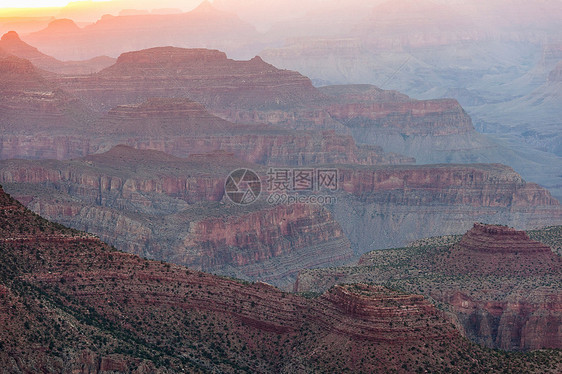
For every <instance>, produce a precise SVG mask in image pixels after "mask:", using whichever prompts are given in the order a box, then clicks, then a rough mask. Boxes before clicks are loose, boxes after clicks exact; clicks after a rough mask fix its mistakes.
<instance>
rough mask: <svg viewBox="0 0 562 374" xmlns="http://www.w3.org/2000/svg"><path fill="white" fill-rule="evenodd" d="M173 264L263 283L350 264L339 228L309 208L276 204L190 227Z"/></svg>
mask: <svg viewBox="0 0 562 374" xmlns="http://www.w3.org/2000/svg"><path fill="white" fill-rule="evenodd" d="M183 244H184V246H185V247H184V248H185V249H184V248H182V249H181V251H180V252H178V253H172V254H171V258H173V260H174V262H177V263H180V264H184V265H186V266H189V267H193V268H197V269H201V270H204V271H216V269H224V270H223V271H224V272H226V271H228V270H230V272H234V273H233V274H232V275H238V274H242V275H243V277H244V278H248V279H263V280H265V281H268V282H272V281H279V280H283V281H284V282H285V283H286V278H287V277H289V278H294V276H295V275H296V270H295V269H296V268H314V267H321V266H326V265H331V264H334V263H344V262H347V261H349V260H351V258H352V256H353V251H352V250H351V245H350V243H349V240H348V239H347V238H346V237H345V235H344V234H343V231H342V229H341V227H340V225H339V224H338V223H337V222H336V221H335V220H334V218H333V217H332V215H331V214H330V213H329V211H327V210H326V209H322V208H321V207H318V206H315V205H303V204H301V205H298V204H295V205H289V206H285V205H281V206H276V207H274V208H264V209H262V210H259V211H256V212H253V213H249V214H242V215H240V216H239V217H229V218H227V219H225V218H208V219H202V220H201V221H198V222H194V223H192V224H191V227H190V233H189V236H187V237H186V238H185V240H184V242H183Z"/></svg>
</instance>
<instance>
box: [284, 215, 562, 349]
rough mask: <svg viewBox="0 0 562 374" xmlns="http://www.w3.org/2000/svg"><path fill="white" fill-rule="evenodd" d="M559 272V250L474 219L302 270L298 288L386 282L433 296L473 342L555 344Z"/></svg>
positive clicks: (561, 339)
mask: <svg viewBox="0 0 562 374" xmlns="http://www.w3.org/2000/svg"><path fill="white" fill-rule="evenodd" d="M539 232H540V230H539ZM549 232H552V230H549ZM535 235H540V234H535ZM553 239H555V238H553ZM555 241H556V240H555ZM557 242H558V243H559V242H560V237H558V238H557ZM561 272H562V261H561V258H560V256H559V255H557V254H556V253H554V252H553V251H552V250H551V249H550V247H548V246H546V245H544V244H542V243H539V242H536V241H533V240H531V239H530V238H529V236H528V235H527V234H526V233H525V232H522V231H517V230H514V229H511V228H507V227H505V226H498V225H483V224H480V223H476V224H474V227H473V229H471V230H470V231H468V233H466V234H465V235H464V236H462V237H452V238H448V239H447V238H435V239H428V240H423V241H419V242H417V243H415V244H413V246H411V247H408V248H403V249H392V250H381V251H374V252H370V253H368V254H366V255H364V256H363V257H362V258H361V260H360V261H359V263H358V264H357V265H355V266H348V267H340V268H332V269H326V270H310V271H304V272H302V273H301V274H300V275H299V278H298V281H297V283H296V284H295V290H297V291H321V290H323V289H326V288H329V287H331V286H332V285H334V284H340V283H350V282H370V283H374V284H385V285H391V286H392V287H399V288H401V289H404V290H408V291H410V292H420V293H423V294H424V295H426V296H427V297H431V298H432V299H433V300H435V301H436V302H437V303H439V305H441V308H443V309H445V310H448V311H449V312H450V313H451V314H452V315H453V316H454V318H455V319H456V321H457V323H458V325H459V327H461V328H462V330H463V331H464V334H465V335H466V336H467V337H469V338H470V339H472V340H474V341H476V342H478V343H481V344H485V345H487V346H490V347H495V348H501V349H507V350H533V349H541V348H557V349H559V348H560V347H561V346H562V336H561V335H560V332H559V331H560V325H561V324H562V316H561V315H560V307H559V304H560V300H561V295H560V289H561V284H560V274H561Z"/></svg>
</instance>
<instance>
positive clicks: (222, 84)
mask: <svg viewBox="0 0 562 374" xmlns="http://www.w3.org/2000/svg"><path fill="white" fill-rule="evenodd" d="M60 83H61V85H63V86H64V87H65V88H66V89H68V90H70V91H72V92H74V93H75V94H76V95H77V96H79V97H81V98H83V99H84V100H88V102H91V103H92V104H93V105H94V106H95V107H96V108H97V109H99V110H100V111H108V110H109V109H110V108H112V107H115V106H117V105H123V104H130V103H135V102H141V101H143V100H146V99H148V98H150V97H189V98H190V99H192V100H195V101H197V102H200V103H202V104H204V105H205V106H206V107H207V108H210V109H213V110H220V111H229V110H234V111H238V110H243V111H245V112H246V111H248V110H249V109H253V110H264V109H278V110H281V109H286V108H289V107H291V108H292V107H299V106H303V105H304V104H306V103H310V102H311V101H313V100H315V99H316V98H318V97H319V96H321V94H320V93H319V91H318V90H317V89H316V88H315V87H314V86H313V85H312V82H311V81H310V79H308V78H306V77H304V76H303V75H301V74H299V73H297V72H294V71H289V70H281V69H277V68H276V67H274V66H272V65H270V64H267V63H265V62H264V61H263V60H262V59H260V58H253V59H251V60H249V61H237V60H231V59H228V58H227V57H226V55H225V53H223V52H220V51H217V50H206V49H185V48H176V47H157V48H151V49H145V50H141V51H136V52H128V53H125V54H122V55H121V56H120V57H119V58H118V60H117V63H115V64H114V65H112V66H110V67H108V68H106V69H104V70H102V71H100V72H99V73H97V74H94V75H92V76H89V77H83V78H80V79H74V78H61V82H60Z"/></svg>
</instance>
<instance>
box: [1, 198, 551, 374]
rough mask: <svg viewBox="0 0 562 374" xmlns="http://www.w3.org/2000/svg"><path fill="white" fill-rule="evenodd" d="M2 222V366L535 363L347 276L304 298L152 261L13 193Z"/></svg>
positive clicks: (103, 368)
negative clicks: (492, 348) (51, 216)
mask: <svg viewBox="0 0 562 374" xmlns="http://www.w3.org/2000/svg"><path fill="white" fill-rule="evenodd" d="M0 221H1V225H0V247H1V249H2V250H1V251H0V260H1V261H0V265H1V266H0V299H1V300H2V303H0V320H2V327H1V328H0V338H1V342H2V350H1V351H0V363H1V365H2V367H3V368H4V369H6V370H8V371H21V370H27V371H37V370H39V371H41V372H47V373H60V372H76V371H80V372H84V370H88V372H92V373H103V372H108V371H111V372H117V373H130V372H137V373H143V372H162V373H164V372H166V373H169V372H181V371H188V372H200V371H201V372H202V371H209V370H221V371H223V372H236V371H238V370H240V368H241V367H242V368H245V369H244V370H246V371H253V372H273V371H275V372H280V373H292V372H299V371H301V370H302V371H323V370H327V371H331V372H340V371H342V370H344V371H345V370H364V371H380V370H389V369H393V370H396V371H397V372H408V371H409V370H410V369H411V368H417V367H418V366H420V365H421V366H420V367H421V370H424V368H427V369H430V368H437V367H439V368H442V369H443V370H445V368H446V367H451V365H452V366H454V367H455V368H460V369H462V370H469V369H470V368H471V367H472V368H473V369H474V368H475V367H476V370H487V369H489V368H492V367H494V366H496V367H505V365H507V364H509V365H511V366H510V367H515V368H517V369H518V370H525V369H527V368H529V367H530V361H521V360H519V361H517V362H516V363H515V362H511V357H510V356H509V355H507V356H503V355H502V356H500V357H498V356H496V355H492V354H491V353H490V352H488V351H486V350H483V349H482V348H479V347H478V346H475V345H472V344H470V343H468V342H467V341H466V340H465V339H463V338H461V337H460V335H459V333H458V332H457V331H456V330H454V329H453V328H452V326H451V324H450V323H448V322H447V321H446V319H445V317H444V315H443V313H442V312H439V311H437V310H436V309H435V308H434V307H433V306H432V305H431V304H429V303H428V302H427V301H426V300H424V299H423V298H422V297H420V296H415V295H409V294H405V293H401V292H397V291H391V290H388V289H386V288H383V287H376V286H367V285H348V286H338V287H334V288H333V289H331V290H330V291H328V292H327V293H325V294H324V295H322V296H321V297H319V298H316V299H305V298H303V297H299V296H296V295H292V294H286V293H283V292H281V291H279V290H277V289H275V288H273V287H272V286H269V285H266V284H264V283H256V284H244V283H241V282H237V281H234V280H228V279H225V278H219V277H216V276H212V275H207V274H204V273H199V272H196V271H193V270H188V269H186V268H183V267H179V266H176V265H170V264H164V263H160V262H154V261H148V260H143V259H141V258H139V257H136V256H133V255H130V254H125V253H122V252H116V251H115V250H113V249H111V248H110V247H109V246H107V245H105V244H103V243H102V242H100V241H99V240H98V239H96V238H94V237H92V236H90V235H88V234H85V233H81V232H77V231H74V230H70V229H66V228H64V227H62V226H60V225H55V224H52V223H50V222H48V221H45V220H43V219H42V218H40V217H38V216H36V215H34V214H33V213H31V212H30V211H28V210H26V209H25V208H24V207H23V206H21V205H20V204H19V203H17V202H16V201H14V200H13V199H11V198H10V197H9V196H8V195H6V194H5V193H4V192H3V190H1V189H0ZM461 353H462V354H461ZM61 356H62V357H61ZM422 357H423V358H424V359H425V360H426V362H425V363H422ZM416 360H418V364H415V361H416ZM451 360H454V364H453V363H451ZM474 360H476V361H474ZM553 360H554V358H550V359H548V358H547V359H546V361H540V362H539V363H535V365H538V368H537V366H535V368H537V369H536V370H540V371H541V372H546V370H547V368H548V367H549V366H547V365H551V362H552V363H553V362H554V361H553ZM556 369H557V368H556V366H553V367H552V368H551V370H556Z"/></svg>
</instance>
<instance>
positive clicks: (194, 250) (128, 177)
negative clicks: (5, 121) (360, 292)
mask: <svg viewBox="0 0 562 374" xmlns="http://www.w3.org/2000/svg"><path fill="white" fill-rule="evenodd" d="M242 167H252V168H254V169H255V170H257V171H258V172H259V173H260V174H261V175H264V179H263V181H264V183H265V180H266V179H265V178H266V176H265V174H266V170H262V169H260V168H258V167H257V165H253V166H252V165H248V164H246V163H244V162H241V161H239V160H237V159H236V158H235V157H234V155H232V154H228V153H224V152H218V153H214V154H206V155H205V154H201V155H193V156H191V157H189V158H187V159H181V158H177V157H174V156H171V155H168V154H165V153H162V152H159V151H146V150H136V149H133V148H130V147H126V146H119V147H115V148H113V149H112V150H110V151H109V152H106V153H104V154H100V155H92V156H88V157H86V158H83V159H80V160H73V161H69V162H58V161H50V162H49V163H45V162H34V161H15V160H14V161H5V162H4V163H3V165H2V168H1V171H0V175H1V177H0V180H2V183H7V184H8V185H10V186H19V187H18V188H17V189H19V190H20V191H23V190H27V192H25V193H23V194H21V193H19V194H18V197H20V196H21V198H22V201H26V202H27V206H28V207H29V208H31V209H33V210H34V211H36V212H38V213H39V214H41V215H43V216H46V217H50V218H52V219H54V220H56V221H58V222H61V223H64V224H67V225H69V226H72V227H74V228H78V229H81V230H85V231H90V232H93V233H95V234H97V235H99V237H100V238H101V239H103V240H104V241H107V242H108V243H110V244H112V245H114V246H116V247H117V248H119V249H121V250H124V251H127V252H130V253H135V254H138V255H142V256H146V257H149V258H155V259H161V260H166V261H170V262H174V263H178V264H182V265H187V266H190V267H193V268H197V269H200V270H205V271H211V272H217V273H220V274H225V275H232V276H237V277H239V278H244V279H261V280H266V281H269V282H275V283H276V284H278V285H287V284H288V283H290V282H291V281H292V280H293V279H294V277H295V276H296V273H297V272H298V270H299V269H302V268H304V267H317V266H326V265H330V264H341V263H344V262H346V261H349V260H350V259H351V257H352V256H353V251H352V250H351V244H350V243H349V240H348V239H347V238H346V237H345V235H344V234H343V232H342V229H341V227H340V225H339V224H338V223H337V222H336V221H335V220H334V218H333V216H332V214H331V213H330V212H329V211H327V210H326V209H324V208H322V207H320V206H317V205H279V206H273V205H270V204H267V203H265V201H263V200H262V201H261V202H260V203H258V204H255V205H252V206H248V207H247V208H242V207H241V208H237V207H235V206H231V205H228V204H225V203H224V201H225V200H226V197H224V190H225V187H224V186H225V180H226V177H227V176H228V174H229V173H230V172H232V171H233V170H236V169H239V168H242ZM24 186H26V187H24ZM262 188H263V190H264V193H265V188H266V186H265V184H264V185H263V187H262ZM264 200H265V199H264ZM226 201H227V200H226Z"/></svg>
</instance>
